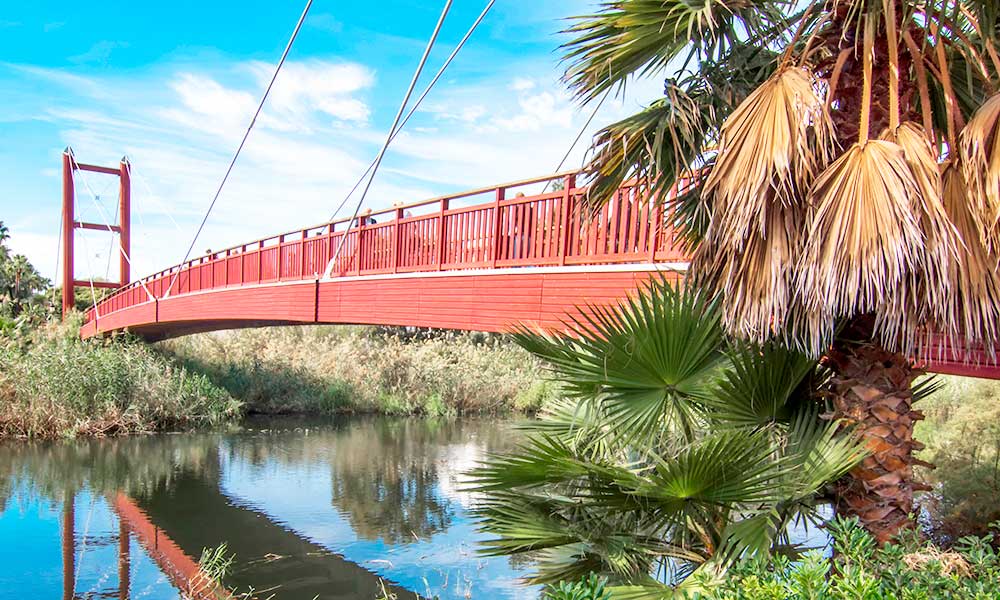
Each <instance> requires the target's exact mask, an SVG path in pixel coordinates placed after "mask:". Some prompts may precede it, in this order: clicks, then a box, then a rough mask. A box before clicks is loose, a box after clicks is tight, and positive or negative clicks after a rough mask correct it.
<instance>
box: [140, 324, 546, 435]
mask: <svg viewBox="0 0 1000 600" xmlns="http://www.w3.org/2000/svg"><path fill="white" fill-rule="evenodd" d="M158 349H159V350H160V351H161V352H163V353H164V354H165V355H167V356H170V357H172V358H173V359H174V360H177V361H178V362H179V364H181V365H183V366H184V367H185V368H187V369H189V370H190V371H192V372H196V373H201V374H204V375H205V376H207V377H208V379H209V380H210V381H212V382H213V383H214V384H216V385H218V386H219V387H221V388H223V389H225V390H226V391H228V392H229V393H230V394H231V395H232V396H233V397H235V398H237V399H239V400H240V401H242V402H243V403H244V406H245V411H246V412H247V413H250V414H253V413H261V414H285V413H312V414H324V413H338V412H360V413H379V414H388V415H411V414H413V415H427V416H455V415H465V414H489V415H495V414H506V413H510V412H533V411H535V410H537V409H538V408H539V407H541V405H542V404H544V403H545V402H546V401H548V400H549V399H551V398H552V397H553V396H554V394H555V388H554V386H553V384H551V383H549V382H547V381H545V379H544V377H543V373H542V369H541V364H540V363H539V362H538V361H537V360H536V359H534V358H533V357H532V356H531V355H529V354H528V353H527V352H525V351H524V350H522V349H521V348H519V347H518V346H516V345H515V344H513V343H512V342H510V341H509V340H508V339H506V338H505V337H503V336H499V335H493V334H482V333H462V332H446V331H429V330H419V329H406V328H382V327H347V326H311V327H273V328H263V329H248V330H242V331H228V332H220V333H212V334H201V335H192V336H187V337H183V338H178V339H176V340H170V341H167V342H163V343H161V344H158Z"/></svg>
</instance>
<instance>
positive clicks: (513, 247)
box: [86, 171, 683, 322]
mask: <svg viewBox="0 0 1000 600" xmlns="http://www.w3.org/2000/svg"><path fill="white" fill-rule="evenodd" d="M577 175H578V172H577V171H565V172H561V173H556V174H552V175H544V176H540V177H533V178H528V179H521V180H516V181H510V182H505V183H501V184H497V185H491V186H486V187H480V188H475V189H471V190H464V191H460V192H455V193H451V194H444V195H441V196H436V197H434V198H428V199H425V200H419V201H416V202H411V203H408V204H399V205H396V206H393V207H390V208H386V209H381V210H378V211H373V212H372V213H369V215H368V216H372V217H374V216H380V215H392V216H393V217H394V218H393V219H392V220H391V221H387V222H383V223H378V224H370V225H360V226H359V225H354V226H353V227H352V226H350V223H351V222H352V219H351V218H349V217H348V218H342V219H336V220H334V221H331V222H327V223H321V224H318V225H312V226H309V227H305V228H301V229H295V230H291V231H287V232H284V233H280V234H276V235H271V236H268V237H265V238H260V239H258V240H255V241H252V242H248V243H244V244H239V245H236V246H231V247H229V248H226V249H224V250H220V251H216V252H211V253H208V254H205V255H203V256H200V257H196V258H193V259H190V260H188V261H186V262H184V263H181V264H177V265H173V266H171V267H168V268H167V269H164V270H161V271H159V272H157V273H154V274H152V275H149V276H146V277H144V278H142V279H140V280H136V281H133V282H132V283H130V284H129V285H127V286H123V287H121V288H119V289H118V290H116V291H115V292H114V293H113V294H111V295H109V296H107V297H106V298H105V299H103V300H101V301H100V302H99V303H98V306H97V315H98V318H102V317H103V316H105V315H106V314H108V313H109V312H114V311H116V310H120V309H122V308H127V307H130V306H135V305H137V304H142V303H145V302H148V301H150V299H149V298H148V297H146V296H147V295H146V294H145V291H144V290H143V289H142V287H143V284H145V286H147V287H153V284H154V283H162V280H164V279H167V278H170V279H173V276H174V274H176V273H178V272H180V273H181V274H182V275H183V273H185V272H187V273H190V272H191V271H193V270H195V269H199V270H200V269H201V268H203V267H206V266H210V265H211V266H212V268H213V269H215V266H217V265H218V263H226V266H225V267H224V268H225V269H226V272H225V277H226V281H227V283H224V284H223V285H225V286H227V287H228V286H229V285H230V283H228V281H229V273H230V266H229V265H228V261H230V260H231V259H234V258H239V257H248V256H252V257H253V258H255V260H257V262H258V275H257V278H256V281H254V279H253V278H250V281H245V280H244V279H245V274H244V273H242V272H240V279H241V280H240V281H239V282H238V283H239V284H246V283H253V282H255V283H264V282H266V281H265V279H264V278H263V270H264V265H263V263H264V258H263V253H265V252H267V251H272V252H273V250H274V249H275V248H277V249H278V250H277V254H278V258H277V260H278V263H277V272H276V274H275V277H268V278H267V281H274V280H278V281H281V280H287V278H286V276H285V275H284V274H283V273H284V270H283V268H282V263H281V261H282V258H283V256H284V249H285V248H288V247H291V246H295V247H296V248H297V249H295V250H294V251H293V252H291V253H292V254H297V255H298V257H299V259H300V260H301V262H302V266H301V268H300V270H299V271H298V275H297V278H303V277H305V274H306V273H305V271H306V261H307V259H306V253H307V249H306V246H307V244H310V245H314V243H315V242H317V241H320V240H330V241H332V240H339V239H340V238H341V237H342V236H345V235H346V236H348V240H345V242H344V244H343V246H344V251H343V256H341V257H338V261H340V262H344V261H345V260H346V261H347V262H350V263H351V264H352V265H353V266H351V267H350V268H349V269H347V270H349V271H352V273H351V274H357V275H360V274H371V273H374V272H379V273H383V272H390V271H388V270H387V269H388V266H386V265H383V266H374V267H372V266H369V267H362V266H361V263H363V262H365V261H366V260H367V261H368V262H369V263H371V262H372V261H375V262H377V261H378V260H380V259H381V260H384V259H385V258H387V257H386V255H385V254H386V251H387V250H388V249H387V248H385V247H380V248H376V249H375V250H373V252H374V253H375V254H377V255H378V256H362V255H361V249H360V246H358V240H359V239H361V244H362V245H363V244H364V242H365V241H368V240H367V239H366V238H364V235H365V234H366V233H367V234H371V233H372V232H378V231H383V230H387V229H388V228H390V227H391V228H392V230H393V231H394V232H395V233H394V234H393V236H392V239H391V240H390V242H391V243H390V246H391V252H392V253H393V256H392V263H393V265H392V269H391V272H411V271H413V270H452V269H456V268H458V269H461V268H475V267H476V266H478V267H484V266H486V267H488V266H494V267H495V266H530V265H534V264H566V259H568V258H572V259H574V260H577V259H578V258H580V257H570V256H569V249H568V248H567V246H568V244H569V243H570V242H569V240H568V239H567V238H569V237H571V236H570V234H569V232H570V230H571V229H573V230H574V231H577V233H580V232H579V231H578V230H579V228H581V227H583V228H584V229H586V228H587V227H590V225H589V223H584V222H583V221H581V220H579V219H575V220H574V217H573V215H575V214H576V213H575V212H574V211H576V210H578V209H579V205H578V203H577V201H576V199H577V198H578V197H580V196H581V195H583V194H585V193H586V188H579V187H576V185H575V178H576V176H577ZM560 179H561V180H563V182H564V185H563V189H561V190H555V191H551V192H546V193H544V194H542V193H539V194H533V195H530V196H527V195H525V196H521V197H515V198H507V197H506V192H507V191H508V190H510V189H516V188H519V187H524V186H529V185H533V184H538V183H542V182H549V181H554V180H560ZM681 185H683V184H681ZM640 188H642V189H644V186H642V184H640V182H637V181H634V180H633V181H628V182H625V183H624V184H623V185H622V188H621V189H620V190H619V192H618V193H617V194H616V197H615V200H614V202H612V203H611V204H609V205H608V206H606V207H605V209H604V215H605V219H604V221H601V223H603V225H600V226H599V228H598V230H595V231H596V235H591V233H594V232H588V233H587V234H586V236H587V240H586V244H588V248H587V249H585V250H584V251H583V253H582V254H581V255H580V256H582V257H584V258H586V259H588V260H587V261H586V262H587V264H592V263H605V262H611V263H613V262H623V260H622V257H628V259H629V260H631V261H639V260H642V259H648V260H649V261H655V260H657V259H659V260H665V259H670V258H671V257H673V258H674V259H678V258H680V255H679V254H678V253H675V252H668V254H669V255H670V256H667V257H664V256H661V255H662V252H661V250H664V249H665V248H664V246H672V245H673V244H672V240H671V241H670V243H669V244H664V241H666V240H665V238H667V237H670V236H667V235H663V231H665V227H666V226H665V224H664V220H663V218H662V214H661V212H660V208H655V209H654V208H653V206H652V205H649V204H648V203H646V200H645V197H644V196H642V197H640V196H638V195H637V196H635V197H634V198H632V200H629V202H632V201H633V200H634V202H635V206H638V205H639V204H640V203H641V204H642V206H643V208H642V209H638V208H632V209H631V211H629V215H628V217H627V218H630V219H632V220H631V221H629V222H628V225H627V227H631V228H632V229H636V228H638V230H641V237H642V239H641V240H640V239H638V238H637V237H636V236H638V235H639V233H640V232H639V231H632V232H631V233H633V234H635V235H633V238H635V239H628V234H627V233H626V235H625V239H624V240H618V239H614V240H612V239H610V238H611V237H612V236H613V235H619V230H618V227H619V217H621V216H623V215H619V214H618V213H622V212H623V209H622V204H621V202H620V198H622V197H623V193H626V192H628V191H629V190H633V189H636V190H638V189H640ZM488 193H492V194H493V195H494V199H493V201H492V202H485V203H480V204H474V205H470V206H461V207H451V206H450V202H451V201H453V200H459V199H462V198H468V197H471V196H477V195H482V194H488ZM546 203H549V204H546ZM556 203H561V204H562V205H561V206H560V207H559V208H558V209H557V210H558V211H559V214H554V210H556V209H554V208H553V207H554V206H555V204H556ZM612 204H613V205H614V206H613V208H611V205H612ZM531 205H534V208H533V207H532V206H531ZM432 206H436V208H437V210H435V211H431V212H428V213H426V214H420V215H415V216H406V213H407V212H408V211H409V210H411V209H418V208H425V207H432ZM522 209H523V210H522ZM539 210H544V211H547V212H546V214H545V215H542V216H541V217H542V218H541V221H544V223H541V222H540V221H539V214H536V212H533V211H539ZM654 210H655V212H654ZM491 211H492V212H491ZM504 211H506V212H504ZM512 211H513V212H516V213H517V214H515V215H513V219H512V218H511V212H512ZM615 211H617V212H615ZM477 213H484V216H483V217H481V218H479V221H478V222H477V223H476V224H475V225H474V226H470V225H468V224H465V225H462V226H463V227H465V229H464V230H462V231H458V232H457V233H459V234H460V235H461V234H470V233H471V235H473V236H474V237H475V239H468V238H464V239H463V238H459V239H457V240H455V239H450V238H448V235H447V234H448V231H447V229H448V227H450V226H451V225H450V224H446V225H444V226H442V224H443V223H447V221H448V220H449V218H452V220H454V219H458V220H461V219H463V218H466V220H473V221H475V220H476V218H477V217H476V215H477ZM571 213H572V215H571ZM640 213H641V214H640ZM497 215H499V217H498V216H497ZM518 219H520V221H518ZM505 220H506V221H505ZM599 220H600V219H599ZM643 220H644V221H643ZM487 221H490V222H489V223H486V222H487ZM498 221H505V223H503V224H501V223H500V222H498ZM571 221H572V222H571ZM640 221H642V222H640ZM654 221H656V222H658V223H659V226H658V227H655V228H654V227H653V226H652V225H650V224H651V223H653V222H654ZM345 223H346V224H348V227H347V228H345V229H340V230H338V229H337V226H338V225H342V224H345ZM421 223H430V224H431V225H432V229H433V230H434V233H436V238H437V239H435V240H432V242H437V245H438V247H436V248H434V249H433V252H432V253H431V254H434V255H436V256H431V257H430V258H431V260H429V261H427V262H424V263H422V264H421V266H423V267H428V268H427V269H420V268H414V265H410V264H401V261H400V256H399V255H400V248H399V246H400V242H402V241H411V240H401V239H400V235H399V231H400V230H401V229H405V228H407V227H409V228H411V229H412V228H419V227H420V224H421ZM643 223H645V226H644V225H643ZM435 224H436V225H435ZM539 224H542V225H544V227H545V228H546V229H542V228H539V227H538V226H539ZM484 226H485V227H487V228H489V229H491V230H492V231H486V230H485V229H484ZM600 227H603V228H604V229H605V231H601V230H599V229H600ZM612 227H613V228H614V232H612ZM473 228H478V231H471V230H472V229H473ZM501 229H504V231H501ZM623 231H624V230H623ZM426 233H431V231H429V230H428V231H427V232H426ZM532 234H534V236H532ZM554 235H555V236H558V237H559V239H558V241H555V240H553V239H552V238H553V236H554ZM581 235H583V234H581ZM532 237H534V238H535V239H532ZM595 237H596V238H598V239H596V240H595V239H591V238H595ZM647 237H648V239H646V238H647ZM501 238H502V239H501ZM540 238H547V239H546V240H545V241H544V242H539V239H540ZM600 238H604V239H600ZM352 240H353V241H354V244H353V246H354V247H353V248H348V246H352V244H350V243H348V242H350V241H352ZM657 240H658V241H657ZM385 241H386V240H376V242H381V243H382V245H383V246H384V245H385ZM423 241H424V242H427V241H428V240H426V239H424V240H423ZM578 241H579V242H583V241H584V240H583V238H582V237H581V238H580V240H578ZM449 243H450V244H451V245H452V246H454V245H455V244H456V243H458V244H466V245H467V244H470V243H471V244H474V245H475V244H478V245H479V246H477V247H476V248H475V252H474V253H473V254H476V256H477V257H476V259H475V260H464V259H460V260H457V261H451V262H448V263H447V266H446V261H445V259H446V258H447V257H446V256H445V254H446V253H447V252H448V251H449V250H451V249H453V248H450V247H449V248H445V246H446V245H447V244H449ZM524 243H530V244H533V245H535V246H540V245H541V244H545V245H546V246H548V247H549V250H550V251H551V250H552V247H556V246H557V253H558V256H556V255H553V254H551V252H550V253H549V254H547V255H546V256H544V257H543V256H531V257H526V258H525V257H521V258H519V257H516V256H515V257H513V258H511V257H510V256H507V257H504V258H500V254H501V251H502V250H504V249H503V248H500V244H507V246H508V247H507V248H506V251H507V254H508V255H509V254H511V253H514V254H518V253H520V254H524V249H523V248H519V244H524ZM483 244H487V245H489V248H486V247H485V246H483ZM598 244H607V245H610V250H609V249H608V247H607V246H605V248H604V251H603V252H598V251H597V250H596V245H598ZM639 244H642V245H643V246H644V247H643V248H642V251H641V252H639V249H638V245H639ZM338 245H339V244H338ZM431 245H433V243H432V244H431ZM332 246H333V244H328V247H327V249H326V251H325V253H324V252H323V251H322V249H320V251H319V252H318V254H317V256H314V257H312V259H315V258H322V260H323V261H324V262H325V261H326V260H329V258H330V256H331V255H333V254H334V253H335V252H334V250H333V247H332ZM626 246H628V247H629V249H628V251H626ZM650 247H651V248H650ZM428 249H429V247H428V245H427V244H422V245H421V248H419V249H417V252H418V256H416V258H417V259H421V258H423V259H427V258H428V257H427V256H426V254H427V251H428ZM313 250H314V249H310V250H309V251H313ZM365 250H370V249H369V248H366V249H365ZM485 250H489V254H490V255H491V258H490V259H489V260H487V259H486V258H485V256H484V251H485ZM535 250H539V248H537V247H536V248H535ZM617 255H621V256H619V257H617V258H616V256H617ZM404 258H407V259H411V258H414V257H412V256H410V257H404ZM557 259H558V260H557ZM241 260H243V259H241ZM554 261H555V262H554ZM404 262H406V261H404ZM355 263H356V264H355ZM498 263H503V264H498ZM574 264H583V263H581V262H580V261H579V260H577V262H575V263H574ZM310 265H311V266H316V265H315V264H313V263H310ZM241 268H242V262H241ZM271 270H273V269H271ZM322 272H323V270H322V269H319V271H318V273H322ZM341 273H342V274H343V273H344V269H342V270H341ZM182 275H178V276H177V279H178V280H180V279H183V276H182ZM313 275H314V276H315V275H317V273H313ZM187 283H188V290H187V291H182V290H181V289H180V288H179V287H178V286H176V285H175V288H176V289H174V290H172V291H171V294H179V293H187V292H190V291H196V290H192V289H191V284H190V275H189V277H188V282H187ZM200 286H201V284H200V283H199V288H198V289H205V288H202V287H200ZM162 287H163V288H165V287H167V286H162ZM208 287H209V288H215V287H218V286H217V285H216V284H215V273H214V271H213V274H212V280H211V285H209V286H208ZM164 291H165V290H164V289H161V288H160V287H157V289H156V290H154V292H153V294H154V296H156V297H157V298H158V299H159V298H162V297H163V296H162V294H163V293H164ZM129 293H131V295H132V296H133V297H134V298H132V299H131V300H129V301H128V302H127V303H123V302H116V301H115V299H116V298H122V297H123V296H124V295H125V294H129ZM138 296H142V298H139V297H138ZM109 307H110V309H111V310H110V311H108V310H106V309H107V308H109ZM93 318H94V309H93V308H91V309H90V310H89V311H87V315H86V320H87V322H90V321H91V320H93Z"/></svg>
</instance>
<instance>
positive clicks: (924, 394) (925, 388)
mask: <svg viewBox="0 0 1000 600" xmlns="http://www.w3.org/2000/svg"><path fill="white" fill-rule="evenodd" d="M944 385H945V384H944V380H943V379H941V378H940V377H938V376H937V375H930V376H928V377H923V378H921V379H919V380H918V381H915V382H914V383H913V403H914V404H916V403H917V402H920V401H921V400H925V399H926V398H928V397H929V396H931V394H935V393H937V392H939V391H940V390H941V389H943V388H944Z"/></svg>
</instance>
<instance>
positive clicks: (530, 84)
mask: <svg viewBox="0 0 1000 600" xmlns="http://www.w3.org/2000/svg"><path fill="white" fill-rule="evenodd" d="M534 88H535V82H534V81H532V80H531V79H525V78H524V77H518V78H517V79H515V80H514V81H513V82H511V84H510V89H512V90H514V91H515V92H526V91H528V90H531V89H534Z"/></svg>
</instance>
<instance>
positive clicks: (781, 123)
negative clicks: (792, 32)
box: [705, 68, 836, 248]
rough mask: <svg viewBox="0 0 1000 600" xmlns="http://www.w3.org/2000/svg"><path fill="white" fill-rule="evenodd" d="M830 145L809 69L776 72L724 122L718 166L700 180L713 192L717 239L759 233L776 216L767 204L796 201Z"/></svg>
mask: <svg viewBox="0 0 1000 600" xmlns="http://www.w3.org/2000/svg"><path fill="white" fill-rule="evenodd" d="M835 145H836V141H835V137H834V131H833V125H832V123H831V121H830V118H829V115H828V114H827V108H826V102H825V98H823V97H822V96H821V94H820V93H819V92H818V91H817V85H816V83H815V81H814V78H813V76H812V75H811V74H810V73H809V72H808V71H806V70H804V69H800V68H786V69H782V70H780V71H779V72H777V73H775V74H774V75H773V76H772V77H771V78H770V79H768V80H767V81H766V82H764V83H763V84H762V85H761V86H760V87H758V88H757V89H756V90H754V91H753V92H752V93H751V94H750V95H749V96H747V98H746V99H745V100H744V101H743V102H741V103H740V105H739V106H738V107H737V108H736V110H735V111H733V113H732V114H731V115H730V116H729V117H728V118H727V119H726V121H725V123H724V124H723V126H722V130H721V137H720V143H719V153H718V156H717V157H716V161H715V167H714V168H713V169H712V173H711V175H709V177H708V180H707V181H706V182H705V191H706V193H707V194H711V195H712V196H713V206H714V211H715V212H714V214H713V219H712V228H713V229H714V230H715V232H716V237H715V239H716V240H719V241H723V240H724V241H725V242H726V243H730V244H733V245H734V246H735V247H736V248H741V247H742V246H743V243H744V241H745V240H747V238H748V237H749V235H750V232H751V231H756V233H757V235H758V236H764V235H765V232H766V231H767V226H768V225H769V224H770V223H773V222H775V219H774V218H773V217H772V215H771V214H770V213H771V211H773V210H781V207H788V206H792V205H801V202H802V199H803V197H804V195H805V191H806V190H808V189H809V186H810V185H811V184H812V181H813V179H814V178H815V176H816V175H817V173H819V172H820V171H821V170H823V168H825V167H826V165H827V164H828V163H829V161H830V159H831V156H832V155H833V151H834V149H835ZM782 220H783V219H778V221H779V222H780V221H782Z"/></svg>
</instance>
